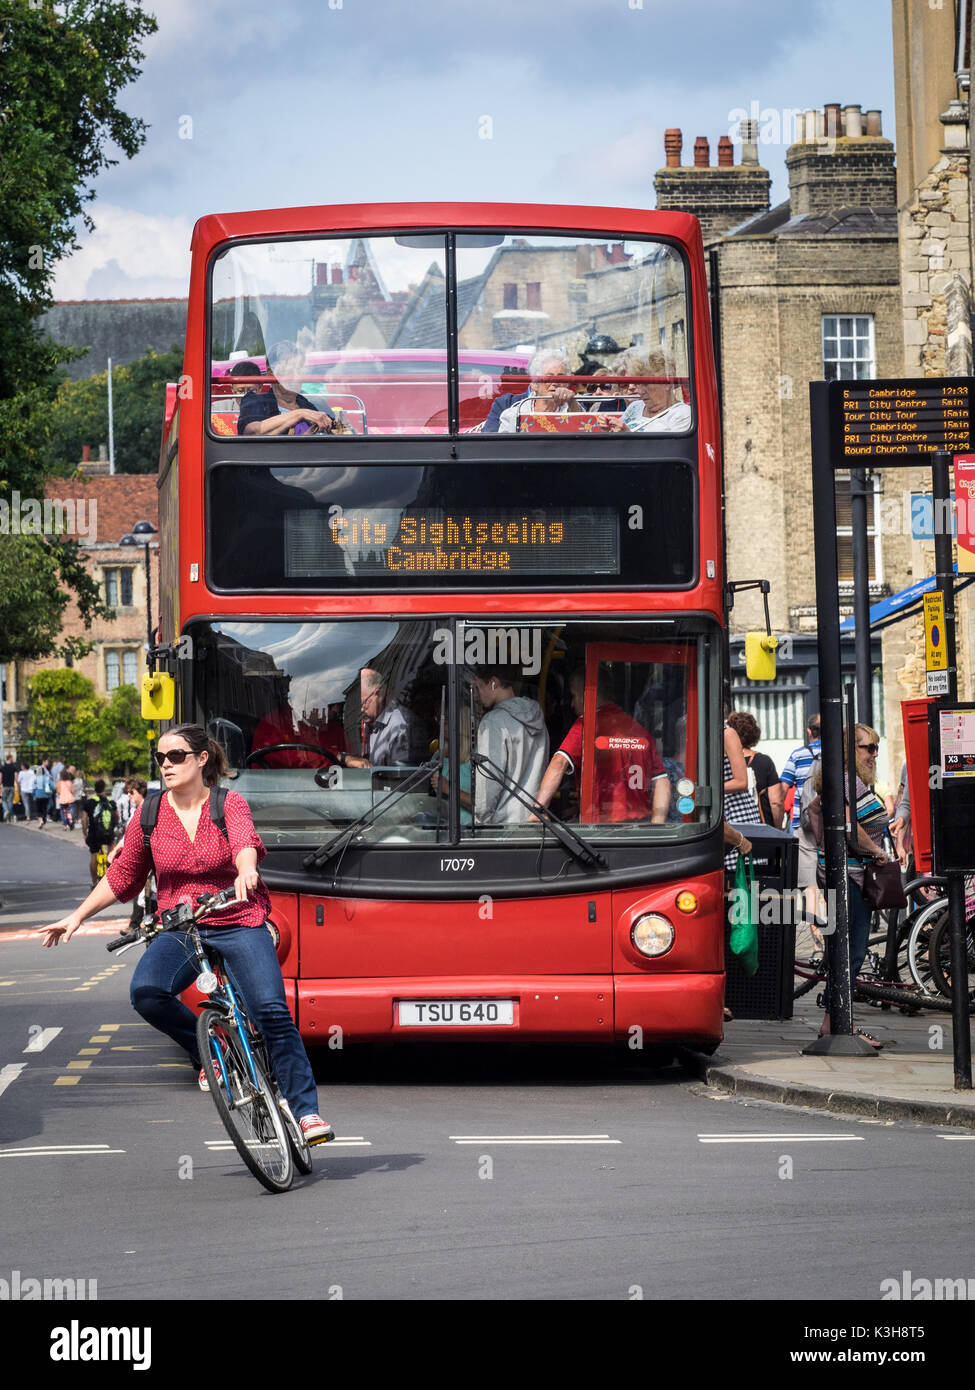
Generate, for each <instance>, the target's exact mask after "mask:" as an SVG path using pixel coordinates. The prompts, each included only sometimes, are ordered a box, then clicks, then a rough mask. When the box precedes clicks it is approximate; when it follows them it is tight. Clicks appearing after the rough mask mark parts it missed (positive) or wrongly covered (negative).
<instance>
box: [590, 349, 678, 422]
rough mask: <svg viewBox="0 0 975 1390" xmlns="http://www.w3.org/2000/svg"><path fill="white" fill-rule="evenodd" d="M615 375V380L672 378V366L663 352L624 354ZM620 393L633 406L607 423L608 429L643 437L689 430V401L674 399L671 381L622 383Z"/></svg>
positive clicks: (619, 360)
mask: <svg viewBox="0 0 975 1390" xmlns="http://www.w3.org/2000/svg"><path fill="white" fill-rule="evenodd" d="M612 371H613V375H614V376H629V377H656V378H672V372H671V370H670V364H669V363H668V361H667V358H666V357H665V356H664V354H663V353H662V352H650V353H647V354H646V355H645V356H641V355H640V354H639V353H638V352H634V351H632V350H631V351H629V352H622V353H620V355H619V357H617V359H616V361H615V362H614V363H613V367H612ZM620 390H621V392H622V394H623V395H624V396H626V397H628V398H629V402H630V403H629V405H628V406H627V407H626V409H625V410H624V411H623V414H622V415H621V416H619V418H617V419H614V420H610V421H608V427H609V429H611V430H614V431H620V430H629V431H634V432H641V433H642V432H648V433H649V432H653V433H657V432H658V431H665V432H666V431H672V430H686V429H690V425H691V408H690V406H689V405H688V404H687V403H686V401H684V400H678V399H676V398H675V393H676V388H675V386H674V384H673V381H672V379H668V380H659V379H658V380H656V381H633V382H630V383H623V384H622V385H621V387H620Z"/></svg>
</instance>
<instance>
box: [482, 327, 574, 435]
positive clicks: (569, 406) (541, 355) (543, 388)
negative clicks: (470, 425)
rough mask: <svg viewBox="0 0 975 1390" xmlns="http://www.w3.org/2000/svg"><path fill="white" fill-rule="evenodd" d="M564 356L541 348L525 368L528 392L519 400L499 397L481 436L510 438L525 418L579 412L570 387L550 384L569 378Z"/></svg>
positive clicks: (516, 397) (553, 349)
mask: <svg viewBox="0 0 975 1390" xmlns="http://www.w3.org/2000/svg"><path fill="white" fill-rule="evenodd" d="M571 375H572V369H571V367H570V366H569V359H568V356H567V355H566V353H564V352H563V351H561V349H558V348H542V349H541V350H540V351H539V352H536V353H535V356H534V357H533V358H532V360H531V361H530V362H529V364H528V378H529V388H528V390H527V391H526V392H525V393H524V394H523V395H521V396H513V395H504V396H499V397H498V399H497V400H496V401H495V402H494V404H493V405H492V407H491V410H490V413H489V414H488V417H487V419H486V420H485V422H484V428H483V429H482V431H481V433H482V434H514V433H515V432H516V431H517V430H518V429H519V428H520V422H521V419H522V417H523V416H525V415H534V414H536V413H538V414H545V415H554V414H557V413H561V412H563V411H567V410H581V409H582V406H581V405H580V404H579V403H578V401H577V400H576V396H575V392H574V391H573V389H572V387H571V386H567V385H565V384H564V383H561V382H560V383H558V384H554V383H552V378H553V377H565V376H571Z"/></svg>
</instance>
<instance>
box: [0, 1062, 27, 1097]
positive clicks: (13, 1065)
mask: <svg viewBox="0 0 975 1390" xmlns="http://www.w3.org/2000/svg"><path fill="white" fill-rule="evenodd" d="M26 1065H27V1063H26V1062H9V1063H8V1064H7V1066H5V1067H2V1068H0V1096H2V1095H3V1093H4V1091H5V1090H6V1089H7V1087H8V1086H9V1085H10V1083H11V1081H16V1080H17V1077H18V1076H19V1075H20V1073H21V1072H22V1071H23V1070H24V1068H25V1067H26Z"/></svg>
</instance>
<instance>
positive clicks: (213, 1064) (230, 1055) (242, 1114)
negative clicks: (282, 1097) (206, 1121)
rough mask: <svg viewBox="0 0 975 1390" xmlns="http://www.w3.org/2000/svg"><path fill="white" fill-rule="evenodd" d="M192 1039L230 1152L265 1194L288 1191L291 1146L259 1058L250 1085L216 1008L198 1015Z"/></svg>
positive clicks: (234, 1036)
mask: <svg viewBox="0 0 975 1390" xmlns="http://www.w3.org/2000/svg"><path fill="white" fill-rule="evenodd" d="M196 1038H197V1042H198V1044H199V1048H200V1059H201V1061H202V1063H203V1070H204V1072H205V1073H206V1078H207V1081H208V1083H209V1086H210V1094H211V1096H212V1097H213V1100H214V1104H215V1105H216V1107H217V1111H218V1112H219V1115H220V1118H221V1120H222V1121H223V1125H224V1129H226V1131H227V1133H228V1134H229V1135H230V1138H231V1139H232V1140H233V1143H234V1147H235V1148H236V1150H237V1152H238V1153H239V1154H240V1156H241V1158H242V1159H243V1160H244V1162H245V1163H246V1164H247V1167H248V1168H249V1169H250V1171H251V1172H252V1173H253V1174H254V1176H255V1178H257V1180H258V1182H259V1183H261V1184H262V1185H263V1186H264V1187H266V1188H267V1190H268V1191H269V1192H287V1190H288V1188H289V1187H290V1186H291V1183H292V1181H293V1179H294V1162H293V1159H292V1151H291V1144H290V1143H289V1140H288V1134H287V1131H286V1129H285V1125H284V1120H283V1118H282V1116H281V1112H280V1111H279V1109H278V1104H277V1100H276V1098H275V1094H274V1089H273V1088H272V1085H271V1082H270V1081H269V1080H268V1077H267V1075H266V1073H265V1071H264V1067H263V1066H262V1064H261V1060H260V1058H259V1057H258V1056H257V1055H254V1059H253V1060H254V1073H255V1075H256V1078H257V1085H256V1086H255V1084H254V1080H253V1079H252V1076H251V1070H250V1067H249V1066H248V1063H247V1056H246V1053H245V1052H244V1047H243V1043H242V1042H241V1039H240V1036H239V1034H238V1032H237V1027H236V1025H235V1024H234V1023H233V1022H232V1021H230V1020H228V1019H227V1017H226V1015H225V1014H223V1013H222V1012H221V1011H220V1010H219V1009H204V1010H203V1012H202V1013H201V1014H200V1017H199V1019H198V1020H197V1024H196Z"/></svg>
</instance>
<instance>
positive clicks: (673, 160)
mask: <svg viewBox="0 0 975 1390" xmlns="http://www.w3.org/2000/svg"><path fill="white" fill-rule="evenodd" d="M683 144H684V136H683V133H682V132H681V131H680V130H677V129H673V128H672V129H670V130H665V131H664V151H665V153H666V155H667V168H668V169H679V168H680V152H681V147H682V146H683Z"/></svg>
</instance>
